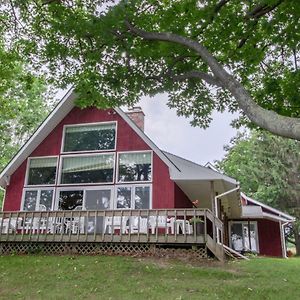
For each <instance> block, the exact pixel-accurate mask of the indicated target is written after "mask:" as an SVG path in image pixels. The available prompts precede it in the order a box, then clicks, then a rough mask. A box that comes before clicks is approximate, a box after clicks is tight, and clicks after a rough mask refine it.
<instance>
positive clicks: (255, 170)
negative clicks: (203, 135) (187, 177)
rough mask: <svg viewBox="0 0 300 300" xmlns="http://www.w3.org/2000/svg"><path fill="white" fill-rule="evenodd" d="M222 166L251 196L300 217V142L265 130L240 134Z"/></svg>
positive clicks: (234, 140) (220, 163)
mask: <svg viewBox="0 0 300 300" xmlns="http://www.w3.org/2000/svg"><path fill="white" fill-rule="evenodd" d="M225 150H226V152H227V153H226V156H225V158H224V159H223V160H222V161H220V162H218V167H219V168H220V169H222V170H223V171H224V172H225V173H226V174H228V175H229V176H232V177H234V178H236V179H237V180H238V181H239V182H240V185H241V189H242V190H243V191H244V192H245V193H246V194H247V195H248V196H250V197H253V198H254V199H258V200H260V201H263V202H265V203H266V204H269V205H271V206H273V207H275V208H278V209H281V210H283V211H288V212H290V213H292V214H294V215H295V216H298V217H300V214H299V211H298V210H299V207H300V180H299V179H300V160H299V157H300V142H299V141H294V140H290V139H284V138H281V137H278V136H274V135H272V134H269V133H266V132H263V131H251V132H250V133H249V134H239V135H238V136H237V137H235V138H234V139H233V140H232V141H231V144H230V145H229V146H226V147H225Z"/></svg>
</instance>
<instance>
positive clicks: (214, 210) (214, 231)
mask: <svg viewBox="0 0 300 300" xmlns="http://www.w3.org/2000/svg"><path fill="white" fill-rule="evenodd" d="M210 199H211V210H212V213H213V216H214V217H213V224H212V228H213V240H214V241H217V236H216V222H215V218H216V205H215V185H214V182H213V180H212V181H210Z"/></svg>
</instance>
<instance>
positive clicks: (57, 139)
mask: <svg viewBox="0 0 300 300" xmlns="http://www.w3.org/2000/svg"><path fill="white" fill-rule="evenodd" d="M105 121H117V124H118V125H117V145H116V148H117V151H134V150H150V147H149V146H148V145H147V144H146V143H145V142H144V141H143V140H142V139H141V138H140V137H139V136H138V135H137V134H136V133H135V131H134V130H133V129H132V128H131V127H130V126H129V125H128V124H127V123H126V122H125V121H124V120H123V119H122V118H121V117H120V116H119V115H118V114H117V113H115V111H114V110H112V109H109V110H99V109H97V108H86V109H79V108H73V109H72V110H71V112H70V113H69V114H68V115H67V116H66V117H65V118H64V119H63V120H62V121H61V122H60V123H59V124H58V125H57V126H56V128H55V129H54V130H53V131H52V132H51V133H50V134H49V135H48V136H47V138H45V139H44V141H43V142H42V143H41V144H40V145H39V146H38V147H37V148H36V149H35V150H34V151H33V152H32V154H31V155H30V156H46V155H47V156H48V155H60V149H61V141H62V134H63V126H64V125H66V124H80V123H93V122H105ZM25 173H26V161H25V162H24V163H23V164H22V165H21V166H20V167H19V168H18V169H17V170H16V171H15V173H14V174H13V175H12V176H11V181H10V185H9V186H8V187H7V189H6V196H5V202H4V210H5V211H15V210H19V209H20V205H21V198H22V190H23V186H24V178H25ZM152 199H153V203H152V207H153V208H173V207H174V182H173V181H171V180H170V175H169V169H168V167H167V166H166V165H165V164H164V163H163V162H162V160H161V159H160V158H159V157H158V156H157V155H156V154H155V153H154V154H153V187H152Z"/></svg>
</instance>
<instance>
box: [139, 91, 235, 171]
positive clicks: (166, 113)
mask: <svg viewBox="0 0 300 300" xmlns="http://www.w3.org/2000/svg"><path fill="white" fill-rule="evenodd" d="M166 102H167V96H166V95H158V96H156V97H154V98H148V97H147V98H143V99H142V100H141V101H140V103H139V106H141V107H142V109H143V111H144V113H145V115H146V116H145V132H146V134H147V135H148V136H149V137H150V138H151V139H152V140H153V142H154V143H155V144H156V145H157V146H158V147H159V148H160V149H162V150H165V151H168V152H171V153H173V154H177V155H179V156H182V157H184V158H187V159H189V160H192V161H194V162H197V163H200V164H202V165H204V164H206V163H207V162H213V161H214V160H219V159H221V158H222V157H223V156H224V150H223V146H224V145H225V144H228V143H229V142H230V139H231V138H232V137H234V136H235V134H236V129H233V128H232V127H231V126H230V122H231V121H232V120H233V119H234V118H236V116H237V115H232V114H230V113H222V114H221V113H217V112H216V113H214V115H213V121H212V123H211V125H210V127H209V128H207V129H201V128H199V127H192V126H191V125H190V123H189V120H188V119H186V118H184V117H178V116H177V115H176V111H175V109H170V108H168V106H167V105H166Z"/></svg>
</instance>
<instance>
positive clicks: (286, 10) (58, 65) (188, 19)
mask: <svg viewBox="0 0 300 300" xmlns="http://www.w3.org/2000/svg"><path fill="white" fill-rule="evenodd" d="M111 2H115V4H112V5H110V3H111ZM3 7H4V9H3V10H2V11H3V16H4V17H3V18H2V19H3V22H2V23H3V24H4V26H6V30H7V32H9V33H10V34H9V35H8V36H9V39H10V41H13V42H14V45H15V46H16V47H18V51H20V53H22V54H23V55H25V57H29V58H30V59H31V60H32V61H34V64H35V66H36V67H38V68H41V66H42V65H45V64H46V66H47V67H48V70H50V72H51V77H52V78H55V79H56V81H57V82H59V83H61V84H64V85H66V84H69V83H72V84H74V85H75V86H76V88H77V92H78V93H79V95H80V100H79V101H78V105H80V106H83V107H85V106H90V105H96V106H98V107H108V106H119V105H122V104H129V105H132V104H133V103H135V102H136V101H137V100H138V99H139V97H140V96H141V95H144V94H148V95H155V94H157V93H161V92H166V93H168V95H169V103H168V105H169V106H170V107H174V108H176V109H177V112H178V114H179V115H185V116H192V117H193V121H192V124H193V125H199V126H202V127H206V126H208V124H209V122H210V118H211V113H212V111H213V110H214V109H217V110H219V111H223V110H224V109H225V108H227V109H229V110H230V111H237V110H240V111H241V112H242V114H243V116H244V117H246V120H250V121H251V122H253V123H254V124H256V125H258V126H260V127H262V128H265V129H267V130H269V131H271V132H273V133H275V134H277V135H282V136H286V137H290V138H293V139H298V140H300V118H299V115H300V105H299V103H300V93H299V82H300V80H299V79H300V71H299V67H298V64H299V34H298V33H299V24H300V22H299V18H300V2H299V1H298V0H253V1H247V0H243V1H235V0H209V1H208V0H202V1H200V0H173V1H167V0H164V1H163V0H160V1H159V0H156V1H155V0H151V1H150V0H149V1H145V0H126V1H125V0H123V1H122V0H121V1H106V0H102V1H101V0H100V1H90V0H85V1H75V0H74V1H72V0H69V1H59V0H39V1H38V0H35V1H21V0H10V1H4V4H3Z"/></svg>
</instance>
